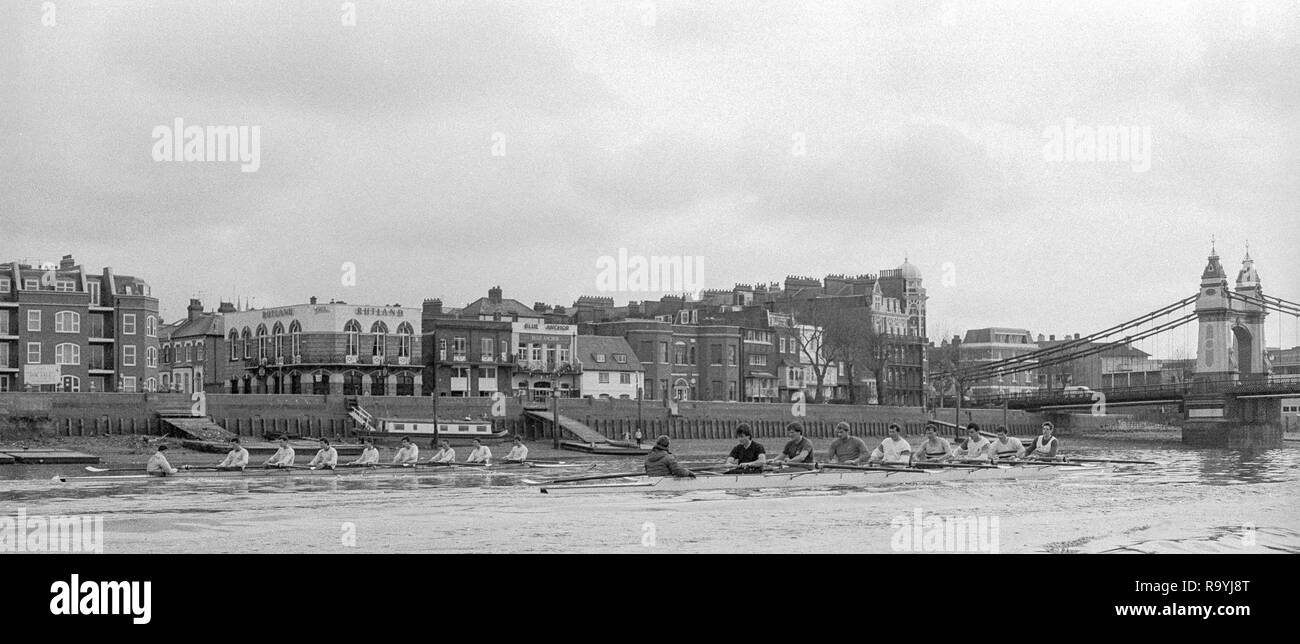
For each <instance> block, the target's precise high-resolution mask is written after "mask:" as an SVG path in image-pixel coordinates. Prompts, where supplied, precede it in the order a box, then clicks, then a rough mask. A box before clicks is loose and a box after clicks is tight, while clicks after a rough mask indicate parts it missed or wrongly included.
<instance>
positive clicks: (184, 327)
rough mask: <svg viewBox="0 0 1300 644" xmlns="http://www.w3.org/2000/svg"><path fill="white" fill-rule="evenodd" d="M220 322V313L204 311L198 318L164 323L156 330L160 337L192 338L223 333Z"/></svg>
mask: <svg viewBox="0 0 1300 644" xmlns="http://www.w3.org/2000/svg"><path fill="white" fill-rule="evenodd" d="M221 322H222V320H221V316H220V315H218V314H216V313H204V314H203V315H200V316H199V317H198V319H194V320H190V319H184V320H178V321H176V322H172V323H171V324H165V325H163V326H162V328H160V329H159V330H158V336H159V337H161V338H192V337H196V336H201V335H225V332H224V331H223V330H222V326H223V325H222V323H221Z"/></svg>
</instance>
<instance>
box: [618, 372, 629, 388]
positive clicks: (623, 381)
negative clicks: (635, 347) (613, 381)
mask: <svg viewBox="0 0 1300 644" xmlns="http://www.w3.org/2000/svg"><path fill="white" fill-rule="evenodd" d="M618 384H620V385H630V384H632V374H630V373H628V372H626V371H624V372H623V373H620V374H618Z"/></svg>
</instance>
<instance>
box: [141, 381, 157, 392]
mask: <svg viewBox="0 0 1300 644" xmlns="http://www.w3.org/2000/svg"><path fill="white" fill-rule="evenodd" d="M144 390H145V391H158V381H157V380H154V379H153V378H148V379H146V380H145V381H144Z"/></svg>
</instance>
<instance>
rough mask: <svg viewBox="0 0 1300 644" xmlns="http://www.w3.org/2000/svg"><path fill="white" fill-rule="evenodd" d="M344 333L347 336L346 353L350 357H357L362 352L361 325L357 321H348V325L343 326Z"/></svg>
mask: <svg viewBox="0 0 1300 644" xmlns="http://www.w3.org/2000/svg"><path fill="white" fill-rule="evenodd" d="M343 332H344V333H346V334H347V350H346V351H345V353H346V354H347V355H350V356H355V355H357V353H358V352H360V351H361V325H360V324H358V323H357V321H356V320H348V323H347V324H345V325H343Z"/></svg>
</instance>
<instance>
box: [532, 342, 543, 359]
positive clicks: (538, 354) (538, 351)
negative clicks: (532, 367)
mask: <svg viewBox="0 0 1300 644" xmlns="http://www.w3.org/2000/svg"><path fill="white" fill-rule="evenodd" d="M541 361H542V345H540V344H537V343H533V362H541Z"/></svg>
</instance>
